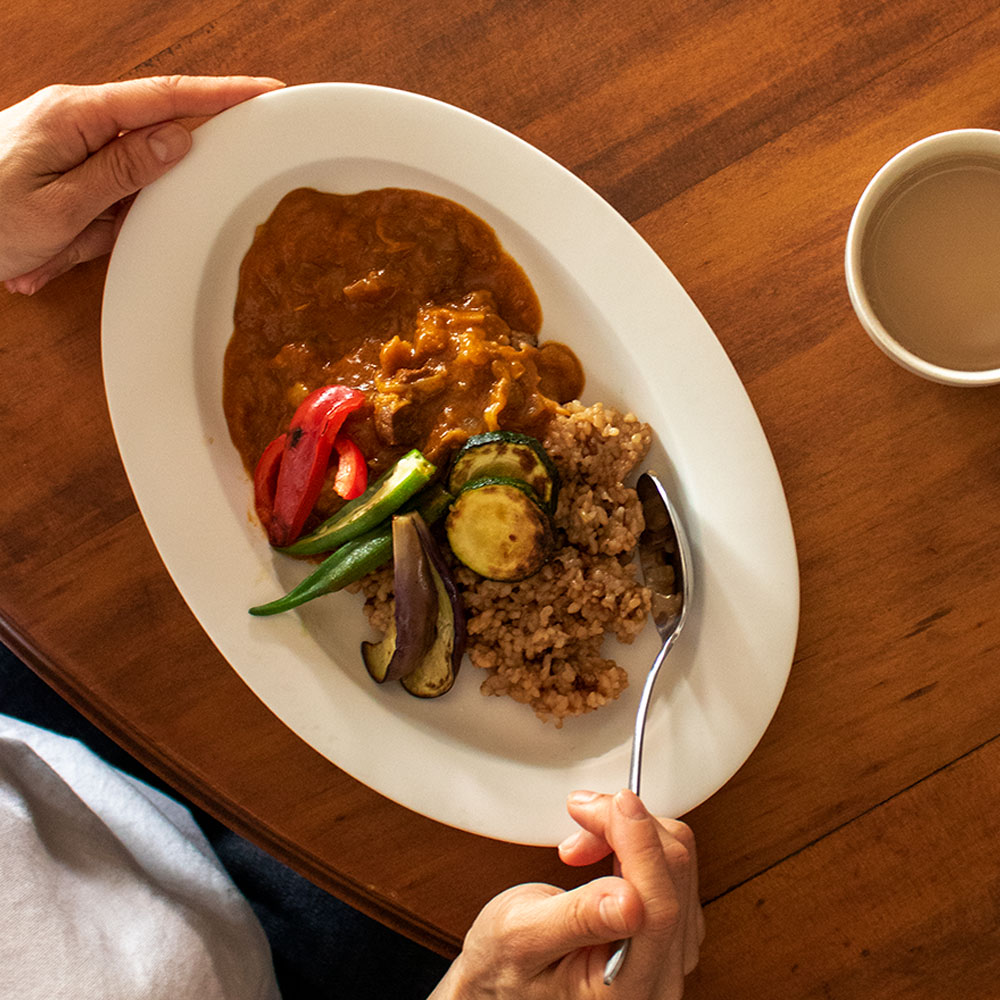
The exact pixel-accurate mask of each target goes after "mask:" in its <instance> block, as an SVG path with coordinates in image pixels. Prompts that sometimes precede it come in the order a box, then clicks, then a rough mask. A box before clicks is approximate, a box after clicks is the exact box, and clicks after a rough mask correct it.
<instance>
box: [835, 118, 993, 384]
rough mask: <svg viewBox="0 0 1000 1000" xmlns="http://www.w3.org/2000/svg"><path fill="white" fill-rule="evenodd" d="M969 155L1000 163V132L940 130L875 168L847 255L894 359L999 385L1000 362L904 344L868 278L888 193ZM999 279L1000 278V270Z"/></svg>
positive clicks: (861, 306) (867, 323)
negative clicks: (972, 365) (969, 366)
mask: <svg viewBox="0 0 1000 1000" xmlns="http://www.w3.org/2000/svg"><path fill="white" fill-rule="evenodd" d="M963 157H988V158H990V159H996V161H997V164H998V166H1000V132H998V131H994V130H992V129H982V128H967V129H955V130H953V131H950V132H939V133H938V134H937V135H931V136H928V137H927V138H925V139H921V140H919V141H918V142H915V143H913V144H912V145H911V146H907V147H906V148H905V149H903V150H902V151H900V152H899V153H897V154H896V155H895V156H893V157H892V159H891V160H889V161H888V162H887V163H886V164H885V165H884V166H883V167H882V168H881V169H880V170H879V171H878V173H877V174H875V176H874V177H873V178H872V179H871V181H870V182H869V183H868V186H867V187H866V188H865V190H864V193H863V194H862V195H861V199H860V200H859V201H858V204H857V207H856V208H855V210H854V216H853V217H852V219H851V225H850V228H849V229H848V232H847V247H846V251H845V260H844V268H845V272H846V275H847V290H848V293H849V295H850V298H851V304H852V305H853V307H854V311H855V313H856V314H857V316H858V319H859V320H860V321H861V325H862V326H863V327H864V328H865V330H866V331H867V332H868V335H869V336H870V337H871V339H872V340H873V341H874V342H875V343H876V344H877V345H878V346H879V347H880V348H881V349H882V350H883V351H884V352H885V353H886V354H887V355H888V356H889V357H890V358H892V359H893V361H895V362H897V363H898V364H900V365H902V366H903V367H904V368H906V369H908V370H909V371H911V372H913V373H914V374H916V375H921V376H923V377H924V378H927V379H931V380H933V381H935V382H943V383H945V384H947V385H958V386H977V385H978V386H982V385H995V384H997V383H1000V368H989V369H985V370H983V369H977V370H966V369H962V368H951V367H946V366H944V365H941V364H937V363H934V362H932V361H928V360H926V359H925V358H922V357H920V356H918V355H917V354H915V353H914V352H913V351H912V350H910V349H909V348H907V347H905V346H904V345H903V344H901V343H900V342H899V340H897V339H896V338H895V337H894V336H893V335H892V334H891V333H890V332H889V331H888V330H887V329H886V328H885V326H884V325H883V323H882V321H881V320H880V319H879V317H878V316H877V315H876V313H875V310H874V308H873V306H872V302H871V299H870V297H869V290H868V289H866V287H865V280H864V271H863V256H862V254H863V250H865V249H866V247H865V236H866V234H867V232H868V230H869V227H870V226H871V224H872V221H873V219H875V218H877V213H878V211H879V209H880V207H881V206H883V204H884V203H885V202H886V198H887V196H889V195H890V194H892V193H894V192H896V191H898V190H899V186H900V184H901V183H902V182H903V181H904V180H905V179H906V178H907V177H909V176H911V175H912V174H913V173H914V172H916V171H925V170H933V168H934V166H935V164H937V163H938V162H941V163H946V162H947V161H951V160H955V159H960V158H963ZM997 281H998V282H1000V274H998V275H997ZM998 340H1000V333H998Z"/></svg>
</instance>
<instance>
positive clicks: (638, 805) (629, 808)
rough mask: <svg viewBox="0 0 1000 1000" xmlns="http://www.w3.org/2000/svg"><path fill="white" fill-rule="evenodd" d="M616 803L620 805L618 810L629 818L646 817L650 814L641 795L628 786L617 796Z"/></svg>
mask: <svg viewBox="0 0 1000 1000" xmlns="http://www.w3.org/2000/svg"><path fill="white" fill-rule="evenodd" d="M615 805H616V806H618V811H619V812H620V813H621V814H622V815H623V816H625V817H627V818H628V819H645V818H646V817H647V816H648V815H649V813H648V812H646V807H645V806H644V805H643V804H642V801H641V799H640V798H639V796H638V795H636V794H635V792H631V791H629V790H628V789H627V788H623V789H622V790H621V791H620V792H619V793H618V794H617V795H616V796H615Z"/></svg>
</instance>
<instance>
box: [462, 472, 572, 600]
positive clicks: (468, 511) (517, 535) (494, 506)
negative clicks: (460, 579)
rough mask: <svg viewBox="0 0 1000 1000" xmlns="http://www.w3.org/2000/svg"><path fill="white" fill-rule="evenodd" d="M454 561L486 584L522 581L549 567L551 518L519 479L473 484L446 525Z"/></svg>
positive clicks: (498, 478) (475, 481)
mask: <svg viewBox="0 0 1000 1000" xmlns="http://www.w3.org/2000/svg"><path fill="white" fill-rule="evenodd" d="M445 531H446V532H447V535H448V544H449V545H450V546H451V551H452V552H453V553H454V555H455V557H456V558H457V559H458V560H459V561H461V562H463V563H464V564H465V565H466V566H468V567H469V569H471V570H473V571H474V572H476V573H478V574H479V575H480V576H484V577H486V578H487V579H489V580H507V581H516V580H523V579H525V578H526V577H529V576H531V575H532V574H533V573H537V572H538V570H539V569H541V567H542V566H543V565H544V564H545V563H546V562H547V561H548V558H549V556H550V555H551V553H552V548H553V544H554V533H553V528H552V518H551V516H550V514H549V512H548V511H547V510H546V509H545V507H544V505H543V504H542V503H541V502H540V501H539V499H538V497H537V495H536V494H535V492H534V490H532V488H531V487H530V486H529V485H528V484H527V483H525V482H524V481H523V480H521V479H512V478H509V477H505V476H494V477H487V478H482V479H473V480H471V481H470V482H468V483H466V484H465V486H463V487H462V489H461V490H460V491H459V494H458V496H457V497H456V498H455V502H454V503H453V504H452V505H451V510H450V511H449V513H448V517H447V520H446V521H445Z"/></svg>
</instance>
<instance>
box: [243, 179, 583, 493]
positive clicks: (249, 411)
mask: <svg viewBox="0 0 1000 1000" xmlns="http://www.w3.org/2000/svg"><path fill="white" fill-rule="evenodd" d="M541 322H542V314H541V308H540V306H539V303H538V299H537V296H536V295H535V292H534V289H533V288H532V287H531V283H530V282H529V281H528V279H527V277H526V276H525V274H524V272H523V271H522V270H521V268H520V266H519V265H518V264H517V263H516V262H515V261H514V260H513V259H512V258H511V257H510V256H509V255H508V254H506V253H505V252H504V250H503V248H502V247H501V245H500V243H499V241H498V239H497V236H496V234H495V233H494V232H493V230H492V229H491V228H490V227H489V226H488V225H487V224H486V223H485V222H484V221H483V220H482V219H480V218H478V217H477V216H476V215H474V214H473V213H471V212H470V211H468V210H467V209H465V208H464V207H462V206H461V205H459V204H457V203H455V202H453V201H450V200H448V199H445V198H440V197H437V196H435V195H431V194H428V193H425V192H421V191H412V190H404V189H398V188H386V189H382V190H377V191H365V192H362V193H360V194H352V195H340V194H331V193H326V192H320V191H316V190H313V189H310V188H299V189H297V190H294V191H292V192H290V193H289V194H287V195H286V196H285V197H284V198H283V199H282V200H281V201H280V202H279V204H278V205H277V207H276V208H275V209H274V211H273V213H272V214H271V216H270V217H269V218H268V219H267V221H266V222H264V223H263V224H262V225H260V226H259V227H258V229H257V232H256V235H255V238H254V240H253V244H252V245H251V247H250V249H249V251H248V252H247V254H246V256H245V258H244V260H243V263H242V265H241V268H240V280H239V291H238V294H237V300H236V308H235V315H234V332H233V335H232V338H231V340H230V343H229V345H228V348H227V351H226V356H225V369H224V379H223V407H224V411H225V416H226V420H227V422H228V425H229V430H230V434H231V436H232V439H233V442H234V444H235V445H236V447H237V449H238V450H239V452H240V455H241V457H242V459H243V462H244V464H245V465H246V467H247V468H248V469H252V468H253V467H254V465H255V464H256V462H257V459H258V458H259V457H260V454H261V452H262V451H263V450H264V448H265V446H266V445H267V444H268V442H269V441H271V439H272V438H274V437H275V436H276V435H278V434H279V433H281V432H282V431H283V430H285V428H286V427H287V426H288V423H289V421H290V419H291V417H292V414H293V413H294V411H295V408H296V407H297V406H298V404H299V403H300V402H301V401H302V400H303V399H304V398H305V396H306V395H307V394H308V393H309V392H310V391H311V390H312V389H315V388H317V387H319V386H322V385H329V384H341V385H347V386H351V387H354V388H357V389H360V390H362V391H363V392H365V393H366V395H367V396H368V404H367V405H366V406H365V407H364V408H362V410H360V411H358V412H357V413H355V414H352V415H351V416H350V417H349V418H348V422H347V424H346V425H345V429H346V430H347V431H348V432H349V433H350V434H351V436H352V437H353V438H354V440H355V441H356V442H357V444H358V445H359V446H360V448H361V450H362V452H363V453H364V455H365V458H366V459H367V461H368V463H369V466H370V468H371V471H372V473H373V474H378V473H380V472H381V471H383V470H384V469H385V468H387V467H388V466H389V465H390V464H391V463H392V462H393V461H395V460H396V458H398V457H399V456H400V455H401V454H402V453H403V452H404V451H406V450H408V449H410V448H419V449H420V450H421V451H422V452H423V453H424V454H425V455H426V456H427V458H428V459H430V461H432V462H434V463H436V464H438V465H441V464H443V463H444V462H446V461H447V460H448V458H449V456H450V455H451V453H452V452H453V451H454V450H455V449H456V448H457V447H458V446H460V445H461V444H462V443H463V442H464V441H465V440H466V439H467V438H468V437H469V436H471V435H472V434H477V433H480V432H482V431H486V430H497V429H501V430H511V431H519V432H521V433H526V434H531V435H533V436H535V437H539V436H541V434H542V433H543V432H544V429H545V426H546V425H547V423H548V421H549V420H550V419H551V417H552V415H553V413H555V412H557V411H558V409H559V408H560V404H562V403H565V402H567V401H569V400H571V399H576V398H578V397H579V396H580V395H581V393H582V390H583V370H582V368H581V366H580V364H579V362H578V360H577V359H576V357H575V355H574V354H573V352H572V351H571V350H570V349H569V348H567V347H565V346H562V345H560V344H556V343H551V342H548V343H544V344H541V345H539V344H538V333H539V330H540V327H541ZM324 502H328V501H326V500H325V501H324Z"/></svg>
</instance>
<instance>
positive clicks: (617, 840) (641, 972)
mask: <svg viewBox="0 0 1000 1000" xmlns="http://www.w3.org/2000/svg"><path fill="white" fill-rule="evenodd" d="M569 811H570V815H572V817H573V818H574V819H575V820H576V822H577V823H579V824H580V826H581V828H582V829H581V830H580V831H579V832H578V833H576V834H574V835H573V836H572V837H570V838H568V839H567V840H566V841H564V842H563V844H562V845H560V848H559V853H560V856H561V858H562V860H563V861H564V862H566V863H567V864H570V865H589V864H593V863H595V862H596V861H599V860H601V859H602V858H604V857H606V856H607V855H608V854H609V853H610V852H611V851H614V853H615V855H616V856H617V858H618V861H619V863H620V865H621V872H622V874H621V878H616V877H612V876H608V877H605V878H599V879H595V880H594V881H592V882H588V883H587V884H586V885H583V886H580V887H579V888H576V889H573V890H571V891H569V892H566V891H564V890H562V889H558V888H556V887H555V886H551V885H543V884H529V885H520V886H515V887H514V888H513V889H508V890H507V891H506V892H503V893H501V894H500V895H498V896H496V897H495V898H494V899H492V900H491V901H490V902H489V903H487V905H486V906H485V907H484V908H483V910H482V912H481V913H480V914H479V916H478V917H477V918H476V921H475V923H474V924H473V925H472V927H471V929H470V930H469V933H468V935H467V936H466V939H465V943H464V946H463V949H462V953H461V954H460V955H459V957H458V958H457V959H456V960H455V962H454V963H453V965H452V966H451V968H450V969H449V970H448V973H447V974H446V975H445V977H444V979H443V980H442V981H441V983H440V984H439V986H438V987H437V989H436V990H435V991H434V993H433V994H432V995H431V1000H487V998H490V1000H589V998H595V1000H596V998H599V997H603V998H607V1000H612V998H614V997H622V998H626V997H627V998H628V1000H677V998H679V997H680V996H682V994H683V992H684V977H685V975H686V974H687V973H688V972H690V971H691V970H692V969H693V968H694V967H695V965H696V964H697V961H698V952H699V948H700V945H701V941H702V939H703V937H704V933H705V928H704V918H703V916H702V910H701V904H700V901H699V898H698V878H697V860H696V856H695V844H694V836H693V835H692V833H691V830H690V829H689V828H688V827H687V826H685V825H684V824H683V823H680V822H678V821H676V820H667V819H657V818H655V817H653V816H651V815H650V814H649V813H648V812H647V810H646V809H645V807H644V806H643V804H642V802H641V801H640V800H639V799H638V798H637V797H636V796H635V795H633V794H632V793H631V792H629V791H622V792H619V793H618V794H617V795H615V796H613V797H612V796H610V795H598V794H592V793H587V792H577V793H574V794H573V795H572V796H570V799H569ZM623 937H630V938H631V939H632V942H631V945H630V948H629V953H628V957H627V959H626V962H625V965H624V967H623V968H622V970H621V972H620V973H619V975H618V977H617V979H615V981H614V983H613V984H611V985H610V986H606V985H605V984H604V967H605V964H606V962H607V960H608V958H609V957H610V954H611V951H612V948H613V945H614V943H615V942H617V941H618V940H619V939H621V938H623Z"/></svg>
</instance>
